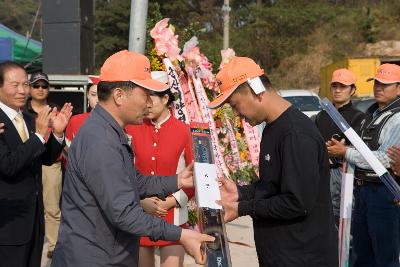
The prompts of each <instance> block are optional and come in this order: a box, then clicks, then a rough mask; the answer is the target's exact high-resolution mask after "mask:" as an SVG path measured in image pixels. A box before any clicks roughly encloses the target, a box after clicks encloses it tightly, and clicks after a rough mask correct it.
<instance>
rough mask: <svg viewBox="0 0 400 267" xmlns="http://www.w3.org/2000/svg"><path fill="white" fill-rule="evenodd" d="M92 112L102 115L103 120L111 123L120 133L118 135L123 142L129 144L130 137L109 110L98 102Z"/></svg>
mask: <svg viewBox="0 0 400 267" xmlns="http://www.w3.org/2000/svg"><path fill="white" fill-rule="evenodd" d="M92 113H93V114H96V115H98V116H100V117H101V118H102V119H103V120H105V121H106V122H107V123H108V124H110V126H111V127H112V128H113V129H114V130H115V131H116V133H117V134H118V137H119V139H120V141H121V143H122V144H129V143H128V137H127V136H126V135H125V132H124V130H123V129H122V127H121V126H120V125H119V124H118V122H117V121H116V120H115V119H114V118H113V117H112V116H111V114H110V113H109V112H108V111H107V110H105V109H104V108H103V107H102V106H101V105H99V104H97V105H96V107H95V108H94V109H93V111H92Z"/></svg>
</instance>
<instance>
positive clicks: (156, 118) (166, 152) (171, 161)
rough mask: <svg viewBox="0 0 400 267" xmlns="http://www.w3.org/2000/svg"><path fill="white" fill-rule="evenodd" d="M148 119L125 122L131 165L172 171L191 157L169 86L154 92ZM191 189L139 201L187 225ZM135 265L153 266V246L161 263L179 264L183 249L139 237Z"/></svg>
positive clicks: (148, 172)
mask: <svg viewBox="0 0 400 267" xmlns="http://www.w3.org/2000/svg"><path fill="white" fill-rule="evenodd" d="M151 99H152V101H153V106H152V108H151V109H150V111H149V115H148V117H147V118H148V119H146V120H145V121H144V123H143V124H141V125H129V126H127V127H126V132H127V134H128V135H131V137H132V148H133V152H134V154H135V166H136V167H137V169H138V170H139V171H140V172H141V173H142V174H144V175H161V176H164V175H165V176H169V175H175V174H176V173H177V172H179V171H180V169H181V168H184V167H185V166H186V165H188V164H190V162H191V161H192V160H193V148H192V139H191V135H190V128H189V126H188V125H187V124H185V123H183V122H181V121H179V120H178V119H176V118H175V117H174V116H173V115H172V114H171V112H170V110H169V107H170V105H171V103H172V101H173V95H172V94H171V92H170V90H167V91H165V92H162V93H154V95H152V96H151ZM193 194H194V190H193V189H192V190H186V189H185V190H180V191H178V192H176V193H174V194H172V195H170V196H168V197H167V198H166V199H165V200H164V201H163V200H161V199H158V198H157V197H152V198H146V199H143V200H142V201H141V205H142V207H143V209H144V210H145V212H147V213H150V214H152V215H155V216H160V217H162V218H163V219H165V220H166V221H167V222H169V223H171V224H175V225H180V226H182V227H187V226H186V222H187V220H188V211H187V202H188V200H189V199H190V198H192V197H193ZM140 245H141V247H140V254H139V266H140V267H153V266H154V264H155V263H154V248H155V247H159V248H160V263H161V265H160V266H161V267H180V266H183V259H184V255H185V251H184V249H183V247H182V246H181V245H180V244H178V243H176V242H169V241H157V242H152V241H151V240H150V239H149V238H147V237H142V239H141V241H140Z"/></svg>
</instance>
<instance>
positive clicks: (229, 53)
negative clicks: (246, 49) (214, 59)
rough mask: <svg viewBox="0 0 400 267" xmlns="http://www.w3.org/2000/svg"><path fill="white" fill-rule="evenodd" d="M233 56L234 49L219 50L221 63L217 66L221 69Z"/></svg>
mask: <svg viewBox="0 0 400 267" xmlns="http://www.w3.org/2000/svg"><path fill="white" fill-rule="evenodd" d="M234 56H235V51H234V50H233V49H232V48H228V49H225V50H221V58H222V60H221V64H220V65H219V68H220V69H222V68H223V67H224V66H225V65H226V64H228V63H229V61H231V59H232V58H233V57H234Z"/></svg>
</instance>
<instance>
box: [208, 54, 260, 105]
mask: <svg viewBox="0 0 400 267" xmlns="http://www.w3.org/2000/svg"><path fill="white" fill-rule="evenodd" d="M263 74H264V70H263V69H262V68H260V66H259V65H257V63H255V62H254V60H252V59H251V58H248V57H234V58H232V60H231V61H230V62H229V63H228V64H226V65H225V66H224V67H223V68H222V69H221V70H220V71H219V72H218V74H217V82H218V84H219V89H220V91H221V93H220V94H219V95H218V96H217V98H215V99H214V100H213V101H212V102H210V103H209V104H208V107H209V108H211V109H215V108H218V107H220V106H222V105H223V104H224V103H225V102H226V100H227V99H228V98H229V97H230V96H231V95H232V94H233V92H234V91H235V90H236V88H238V86H239V85H241V84H242V83H244V82H247V79H253V78H255V77H259V76H261V75H263Z"/></svg>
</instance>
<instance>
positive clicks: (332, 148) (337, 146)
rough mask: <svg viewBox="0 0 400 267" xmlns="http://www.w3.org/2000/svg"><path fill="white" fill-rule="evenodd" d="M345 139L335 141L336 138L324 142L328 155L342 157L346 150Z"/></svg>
mask: <svg viewBox="0 0 400 267" xmlns="http://www.w3.org/2000/svg"><path fill="white" fill-rule="evenodd" d="M344 143H345V140H344V139H342V140H341V141H337V140H336V139H333V138H332V139H331V140H329V141H328V142H326V148H327V149H328V154H329V156H330V157H338V158H344V156H345V155H346V151H347V146H345V144H344Z"/></svg>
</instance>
